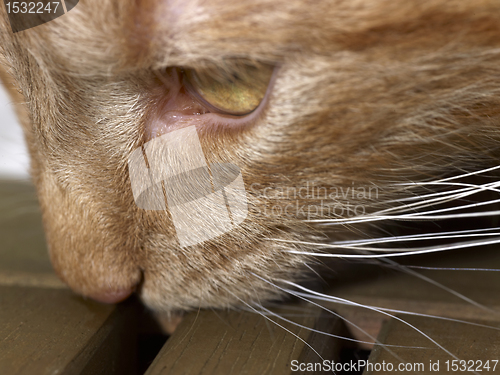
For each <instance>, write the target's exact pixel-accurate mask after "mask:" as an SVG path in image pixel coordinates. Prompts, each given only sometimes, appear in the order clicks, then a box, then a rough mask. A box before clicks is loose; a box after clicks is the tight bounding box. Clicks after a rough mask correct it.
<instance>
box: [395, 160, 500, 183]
mask: <svg viewBox="0 0 500 375" xmlns="http://www.w3.org/2000/svg"><path fill="white" fill-rule="evenodd" d="M499 169H500V165H496V166H494V167H490V168H484V169H480V170H478V171H474V172H466V173H463V174H459V175H454V176H451V177H446V178H442V179H440V180H436V181H434V182H436V183H438V182H446V181H453V180H458V179H461V178H466V177H470V176H477V175H480V174H483V173H487V172H491V171H496V170H499ZM425 184H426V182H425V181H424V182H411V183H408V182H402V183H398V184H395V185H400V186H420V185H425Z"/></svg>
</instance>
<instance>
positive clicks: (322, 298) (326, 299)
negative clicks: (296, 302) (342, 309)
mask: <svg viewBox="0 0 500 375" xmlns="http://www.w3.org/2000/svg"><path fill="white" fill-rule="evenodd" d="M294 293H295V294H296V295H297V296H303V297H305V298H311V299H315V300H318V301H324V302H335V303H338V304H340V305H346V306H352V303H351V301H349V300H347V302H345V301H343V300H340V299H339V298H338V297H334V296H331V295H328V294H322V296H317V295H311V294H309V293H302V292H294ZM320 294H321V293H320ZM355 303H356V302H355ZM363 305H364V306H368V307H373V308H374V309H378V310H382V311H386V312H389V313H394V314H404V315H411V316H421V317H423V318H431V319H439V320H445V321H448V322H455V323H461V324H466V325H471V326H476V327H481V328H488V329H493V330H496V331H500V328H499V327H495V326H491V325H487V324H481V323H475V322H471V321H468V320H462V319H454V318H449V317H445V316H439V315H431V314H423V313H417V312H414V311H407V310H398V309H390V308H387V307H381V306H374V305H367V304H363Z"/></svg>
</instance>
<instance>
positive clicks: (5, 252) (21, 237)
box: [0, 180, 66, 288]
mask: <svg viewBox="0 0 500 375" xmlns="http://www.w3.org/2000/svg"><path fill="white" fill-rule="evenodd" d="M0 285H24V286H40V287H51V288H66V286H65V285H64V283H62V282H61V281H60V280H59V279H58V278H57V276H56V275H55V274H54V271H53V270H52V265H51V264H50V259H49V256H48V252H47V246H46V244H45V237H44V233H43V227H42V218H41V213H40V208H39V207H38V201H37V198H36V194H35V188H34V186H33V185H32V184H31V182H29V181H16V180H0Z"/></svg>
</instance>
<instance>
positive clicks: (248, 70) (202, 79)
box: [186, 65, 274, 116]
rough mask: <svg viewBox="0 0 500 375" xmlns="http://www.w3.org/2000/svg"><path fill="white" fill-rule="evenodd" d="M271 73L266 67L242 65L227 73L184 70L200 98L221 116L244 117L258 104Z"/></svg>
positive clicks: (264, 92)
mask: <svg viewBox="0 0 500 375" xmlns="http://www.w3.org/2000/svg"><path fill="white" fill-rule="evenodd" d="M273 71H274V67H273V66H270V65H260V66H258V67H255V66H250V65H246V66H242V67H239V72H235V71H233V72H231V73H230V74H227V73H226V74H223V72H218V71H216V70H206V71H195V70H186V75H187V79H188V83H189V85H190V86H191V88H192V90H194V91H195V93H196V95H197V96H199V97H200V99H202V100H203V101H205V102H206V103H208V104H209V105H210V106H212V107H214V108H215V109H216V110H217V111H219V112H221V113H225V114H230V115H235V116H244V115H246V114H249V113H250V112H252V111H254V110H255V109H256V108H257V107H258V106H259V104H260V103H261V102H262V99H263V98H264V96H265V94H266V92H267V87H268V85H269V82H270V80H271V76H272V73H273Z"/></svg>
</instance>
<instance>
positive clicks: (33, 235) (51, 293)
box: [0, 181, 138, 375]
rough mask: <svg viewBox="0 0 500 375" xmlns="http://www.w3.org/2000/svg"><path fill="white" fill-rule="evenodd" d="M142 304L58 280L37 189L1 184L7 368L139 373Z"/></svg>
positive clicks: (1, 360) (1, 329) (1, 342)
mask: <svg viewBox="0 0 500 375" xmlns="http://www.w3.org/2000/svg"><path fill="white" fill-rule="evenodd" d="M137 310H138V308H137V304H134V303H133V302H131V303H127V304H124V305H120V306H112V305H104V304H99V303H96V302H93V301H90V300H85V299H83V298H81V297H78V296H76V295H75V294H74V293H73V292H71V291H70V290H69V289H68V288H67V287H66V286H65V285H64V284H63V283H62V282H61V281H59V279H58V278H57V276H56V275H55V274H54V272H53V270H52V267H51V265H50V260H49V258H48V255H47V248H46V246H45V239H44V235H43V229H42V225H41V217H40V211H39V208H38V204H37V201H36V197H35V195H34V189H33V187H32V186H31V185H30V184H29V183H20V182H12V181H2V182H0V374H2V375H17V374H26V375H34V374H36V375H42V374H92V375H93V374H136V364H135V360H136V355H135V352H136V348H135V345H136V341H137V340H136V337H135V336H136V326H137V321H136V319H137Z"/></svg>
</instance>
